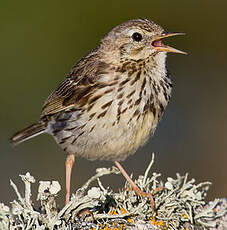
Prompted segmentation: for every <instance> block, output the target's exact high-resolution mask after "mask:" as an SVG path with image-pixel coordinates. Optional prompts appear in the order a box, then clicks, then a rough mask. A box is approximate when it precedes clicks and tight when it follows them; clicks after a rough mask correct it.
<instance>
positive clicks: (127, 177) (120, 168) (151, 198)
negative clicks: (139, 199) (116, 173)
mask: <svg viewBox="0 0 227 230" xmlns="http://www.w3.org/2000/svg"><path fill="white" fill-rule="evenodd" d="M114 163H115V165H116V166H117V167H118V168H119V170H120V171H121V173H122V175H123V176H124V177H125V179H126V180H127V181H128V183H129V184H130V185H131V186H132V188H133V189H134V191H135V192H136V194H137V195H141V196H143V197H145V196H147V197H148V198H149V199H150V202H151V208H152V210H153V211H154V210H155V202H154V199H153V196H152V194H151V193H146V192H143V191H141V189H140V188H139V187H138V186H137V185H136V184H135V182H134V181H133V180H132V179H131V178H130V177H129V175H128V174H127V172H126V171H125V170H124V168H123V167H122V166H121V164H120V163H119V162H118V161H114Z"/></svg>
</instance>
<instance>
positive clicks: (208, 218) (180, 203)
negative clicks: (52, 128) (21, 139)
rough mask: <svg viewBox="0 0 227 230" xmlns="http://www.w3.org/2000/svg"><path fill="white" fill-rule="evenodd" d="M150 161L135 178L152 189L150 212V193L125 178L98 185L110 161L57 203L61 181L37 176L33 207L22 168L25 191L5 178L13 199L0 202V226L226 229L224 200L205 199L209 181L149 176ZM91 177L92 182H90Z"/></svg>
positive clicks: (12, 228) (29, 178)
mask: <svg viewBox="0 0 227 230" xmlns="http://www.w3.org/2000/svg"><path fill="white" fill-rule="evenodd" d="M153 162H154V155H153V157H152V161H151V162H150V164H149V166H148V168H147V169H146V171H145V174H144V175H141V176H139V177H138V179H137V180H135V182H136V184H137V185H138V186H139V187H140V188H141V189H142V190H143V191H145V192H152V193H153V197H154V200H155V204H156V210H155V212H153V211H152V209H151V205H150V201H149V199H148V198H146V197H141V196H137V195H136V194H135V192H134V191H133V190H132V189H131V187H130V186H129V184H128V183H126V184H125V186H124V188H123V189H122V190H121V191H119V192H114V191H113V190H112V189H110V188H109V187H108V188H105V187H104V186H103V185H102V183H101V180H100V178H101V177H102V176H104V175H109V174H119V170H118V169H117V168H115V167H112V168H108V169H106V168H101V169H97V170H96V174H95V175H94V176H93V177H91V178H90V179H89V180H88V181H87V182H86V183H85V184H84V185H83V186H82V187H81V188H79V189H78V190H77V191H76V192H75V193H74V194H72V197H71V200H70V202H69V203H68V204H67V205H66V206H65V207H63V208H62V209H59V208H58V207H57V203H56V197H57V195H58V193H59V191H60V189H61V186H60V184H59V183H58V182H57V181H52V182H50V181H40V182H39V188H38V195H37V200H38V201H39V202H40V208H39V210H36V209H35V208H34V205H33V203H32V200H31V184H32V183H35V179H34V177H32V176H31V175H30V173H26V174H25V175H20V177H21V179H22V181H23V182H24V184H25V193H24V195H21V194H20V192H19V191H18V189H17V186H16V185H15V184H14V183H13V181H10V184H11V186H12V187H13V189H14V191H15V193H16V195H17V200H14V201H13V202H11V207H10V208H9V207H8V206H6V205H4V204H2V203H0V229H1V230H7V229H10V230H19V229H22V230H25V229H27V230H28V229H29V230H30V229H38V230H46V229H56V230H58V229H59V230H60V229H66V230H73V229H74V230H76V229H94V230H95V229H106V230H109V229H130V230H138V229H143V230H146V229H227V200H226V199H215V200H214V201H212V202H209V203H206V202H205V197H206V194H207V191H208V189H209V186H210V184H211V183H209V182H204V183H199V184H195V179H191V180H189V179H188V174H185V175H184V176H181V175H179V174H177V175H176V178H170V177H168V178H167V179H166V181H165V182H162V181H161V180H160V179H159V178H160V176H161V174H160V173H153V174H152V175H151V176H149V171H150V169H151V166H152V164H153ZM94 182H96V185H95V186H94V187H90V185H91V183H94ZM89 187H90V188H89Z"/></svg>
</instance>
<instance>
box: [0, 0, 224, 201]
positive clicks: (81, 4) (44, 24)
mask: <svg viewBox="0 0 227 230" xmlns="http://www.w3.org/2000/svg"><path fill="white" fill-rule="evenodd" d="M226 9H227V1H226V0H219V1H209V0H200V1H198V0H190V1H182V0H171V1H167V0H166V1H164V0H163V1H158V0H156V1H152V0H149V1H148V0H147V1H145V0H140V1H132V0H128V1H122V0H116V1H106V0H105V1H104V0H99V1H64V2H63V1H57V0H53V1H23V0H21V1H1V3H0V74H1V84H0V105H1V112H0V127H1V129H0V144H1V150H0V187H1V189H0V201H1V202H5V203H6V204H7V203H8V202H9V201H12V199H14V198H15V194H14V192H13V190H12V188H11V187H10V185H9V179H10V178H11V179H13V181H14V182H16V184H19V185H20V191H22V188H23V187H22V183H21V182H20V179H19V176H18V175H19V174H23V173H25V172H27V171H29V172H30V173H31V174H32V175H33V176H35V178H36V179H37V181H39V180H58V181H59V182H60V184H61V185H62V187H63V190H62V191H61V193H60V199H61V202H62V204H63V200H64V183H65V168H64V160H65V153H64V152H63V151H62V150H61V149H60V148H59V147H58V146H57V145H56V143H55V142H54V140H53V138H52V137H51V136H48V135H42V136H39V137H36V138H34V139H32V140H30V141H28V142H26V143H24V144H21V145H20V146H18V147H16V148H13V147H12V146H11V145H10V143H9V138H10V136H11V135H12V134H14V133H15V132H16V131H18V130H20V129H22V128H24V127H25V126H27V125H29V124H30V123H33V122H35V121H36V120H38V118H39V115H40V111H41V107H42V104H43V102H44V100H45V99H46V97H47V96H48V95H49V94H50V93H51V91H52V90H54V89H55V88H56V86H57V85H58V84H59V83H60V82H61V81H62V80H63V79H64V78H65V76H66V74H67V73H68V72H69V70H70V68H71V66H72V65H73V64H74V63H75V62H76V61H77V60H78V59H79V58H81V57H82V56H83V55H85V54H87V53H88V51H89V50H91V49H92V48H94V47H95V46H97V45H98V44H99V41H100V39H101V38H102V37H103V36H104V35H105V34H106V33H107V32H108V31H109V30H110V29H111V28H112V27H114V26H116V25H118V24H120V23H122V22H124V21H126V20H128V19H133V18H150V19H152V20H154V21H155V22H157V23H158V24H160V25H162V26H163V27H164V28H165V29H166V30H168V31H180V32H185V33H186V34H187V35H186V36H182V37H176V38H171V39H169V40H168V44H170V45H172V46H174V47H176V48H178V49H182V50H184V51H186V52H188V55H187V56H184V55H176V54H169V56H168V67H169V70H170V72H171V73H172V76H173V81H174V91H173V97H172V100H171V102H170V105H169V106H168V108H167V110H166V112H165V115H164V117H163V119H162V122H161V123H160V125H159V126H158V129H157V132H156V133H155V136H154V137H153V138H152V139H151V140H150V141H149V143H148V144H147V145H146V146H145V147H143V148H141V149H140V150H139V151H138V152H137V153H136V154H135V155H133V156H131V157H129V158H128V159H127V160H126V161H125V162H123V165H124V167H125V168H126V170H127V171H128V172H129V173H133V174H134V176H138V175H139V174H142V173H143V172H144V170H145V168H146V167H147V165H148V163H149V161H150V159H151V153H152V152H155V153H156V155H155V156H156V159H155V165H154V167H153V170H154V171H157V172H161V173H162V175H163V178H165V177H167V176H172V177H174V176H175V173H176V172H179V173H181V174H184V173H186V172H189V173H190V177H194V178H196V179H197V182H201V181H207V180H208V181H211V182H212V183H213V186H212V188H211V189H210V191H209V193H208V198H209V199H214V198H215V197H226V195H227V183H226V182H227V181H226V177H227V175H226V172H227V170H226V163H227V155H226V149H227V139H226V131H227V124H226V118H227V108H226V100H227V91H226V84H227V76H226V73H227V71H226V67H227V63H226V51H227V45H226V40H227V39H226V36H227V30H226V23H227V14H226ZM111 165H112V163H111V162H99V161H95V162H90V161H87V160H86V159H78V160H77V161H76V164H75V167H74V169H73V177H72V191H75V190H76V188H78V186H80V185H81V184H83V183H84V182H86V180H87V179H88V178H89V177H90V176H91V175H93V174H94V173H95V168H97V167H109V166H111ZM112 178H113V179H112V180H110V179H108V178H106V179H105V178H104V179H103V180H104V183H105V185H109V186H111V187H115V188H116V189H117V188H118V187H120V186H122V185H123V183H124V179H123V178H122V176H113V177H112ZM33 187H34V188H35V189H36V188H37V184H36V185H34V186H33ZM33 196H36V194H35V193H34V192H33ZM33 199H34V198H33Z"/></svg>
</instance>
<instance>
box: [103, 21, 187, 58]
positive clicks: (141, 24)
mask: <svg viewBox="0 0 227 230" xmlns="http://www.w3.org/2000/svg"><path fill="white" fill-rule="evenodd" d="M176 35H183V33H168V32H165V31H164V29H163V28H162V27H161V26H159V25H157V24H155V23H154V22H153V21H151V20H148V19H135V20H130V21H127V22H125V23H123V24H121V25H119V26H117V27H115V28H113V29H112V30H111V31H110V33H109V34H108V35H107V36H106V37H105V38H104V39H103V40H102V43H101V47H103V48H105V50H106V51H107V52H109V53H111V55H112V56H113V57H115V58H116V57H119V58H120V59H128V60H140V59H145V58H147V57H149V56H155V55H156V54H158V53H160V52H164V53H166V52H173V53H180V54H186V53H185V52H183V51H180V50H177V49H175V48H172V47H170V46H167V45H165V44H163V42H162V40H163V39H164V38H167V37H171V36H176Z"/></svg>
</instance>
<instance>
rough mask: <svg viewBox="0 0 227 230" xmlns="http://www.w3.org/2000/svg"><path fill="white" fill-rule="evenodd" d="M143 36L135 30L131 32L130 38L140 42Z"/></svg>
mask: <svg viewBox="0 0 227 230" xmlns="http://www.w3.org/2000/svg"><path fill="white" fill-rule="evenodd" d="M142 38H143V36H142V34H140V33H138V32H135V33H133V35H132V39H133V40H134V41H136V42H140V41H141V40H142Z"/></svg>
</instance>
